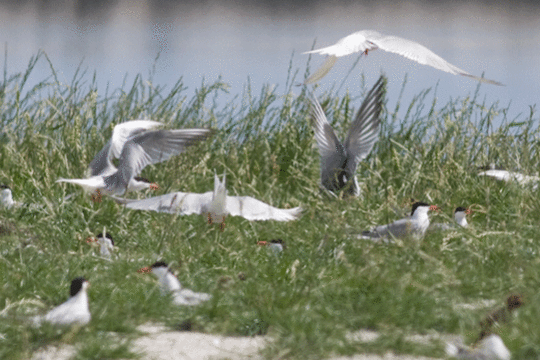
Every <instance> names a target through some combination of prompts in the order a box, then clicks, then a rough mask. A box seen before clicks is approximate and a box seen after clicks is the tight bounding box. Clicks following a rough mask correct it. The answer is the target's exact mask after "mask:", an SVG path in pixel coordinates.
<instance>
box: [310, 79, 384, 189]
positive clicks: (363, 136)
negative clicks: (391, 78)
mask: <svg viewBox="0 0 540 360" xmlns="http://www.w3.org/2000/svg"><path fill="white" fill-rule="evenodd" d="M385 84H386V79H385V78H384V76H381V77H380V78H379V80H378V81H377V82H376V83H375V85H374V86H373V88H372V89H371V90H370V91H369V92H368V93H367V95H366V98H365V99H364V101H363V102H362V105H361V106H360V109H359V110H358V113H357V114H356V117H355V119H354V121H353V122H352V124H351V127H350V129H349V133H348V134H347V138H346V139H345V143H344V144H342V143H341V142H340V141H339V139H338V138H337V136H336V134H335V132H334V130H333V129H332V126H330V124H329V123H328V120H327V119H326V115H325V114H324V111H323V109H322V108H321V105H320V104H319V102H318V101H317V99H316V98H315V97H313V100H312V113H313V122H312V124H313V130H314V132H315V139H316V140H317V147H318V148H319V154H320V156H321V185H322V186H323V187H325V188H326V189H327V190H330V191H339V190H341V189H345V192H346V194H347V195H352V196H358V195H359V194H360V187H359V186H358V180H357V179H356V175H355V174H356V169H357V167H358V164H359V163H360V161H362V160H363V159H365V158H366V157H367V156H368V155H369V153H370V152H371V149H373V146H374V145H375V143H376V142H377V140H378V139H379V125H380V122H381V120H380V113H381V109H382V101H383V95H384V87H385Z"/></svg>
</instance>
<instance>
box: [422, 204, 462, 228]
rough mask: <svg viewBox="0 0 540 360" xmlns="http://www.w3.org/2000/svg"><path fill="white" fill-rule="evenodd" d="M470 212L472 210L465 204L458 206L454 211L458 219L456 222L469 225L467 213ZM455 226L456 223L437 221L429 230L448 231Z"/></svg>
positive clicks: (455, 218)
mask: <svg viewBox="0 0 540 360" xmlns="http://www.w3.org/2000/svg"><path fill="white" fill-rule="evenodd" d="M470 213H471V210H469V209H467V208H465V207H463V206H460V207H457V208H456V210H455V211H454V220H455V221H456V224H457V225H459V226H461V227H464V228H466V227H467V226H468V225H469V223H468V222H467V215H468V214H470ZM455 228H456V226H455V225H454V224H444V223H435V224H430V225H429V227H428V231H447V230H452V229H455Z"/></svg>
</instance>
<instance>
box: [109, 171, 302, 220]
mask: <svg viewBox="0 0 540 360" xmlns="http://www.w3.org/2000/svg"><path fill="white" fill-rule="evenodd" d="M225 177H226V176H225V174H223V181H222V182H221V181H220V180H219V177H218V176H217V174H214V191H209V192H205V193H203V194H197V193H185V192H174V193H170V194H166V195H161V196H155V197H151V198H148V199H143V200H130V199H120V198H115V200H116V201H118V202H119V203H122V204H125V205H126V207H128V208H130V209H135V210H151V211H157V212H165V213H170V214H179V215H190V214H201V215H202V214H204V215H206V216H208V223H209V224H212V223H219V224H220V228H221V229H222V230H223V229H224V228H225V217H226V216H227V215H232V216H241V217H243V218H245V219H247V220H250V221H254V220H276V221H290V220H296V219H297V218H298V217H299V216H300V213H301V212H302V208H300V207H295V208H293V209H279V208H276V207H273V206H271V205H268V204H266V203H264V202H262V201H259V200H257V199H255V198H252V197H250V196H227V190H226V188H225Z"/></svg>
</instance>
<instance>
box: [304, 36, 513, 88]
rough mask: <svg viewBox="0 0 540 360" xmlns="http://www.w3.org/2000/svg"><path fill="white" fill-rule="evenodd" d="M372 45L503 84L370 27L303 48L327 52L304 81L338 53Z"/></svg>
mask: <svg viewBox="0 0 540 360" xmlns="http://www.w3.org/2000/svg"><path fill="white" fill-rule="evenodd" d="M376 49H381V50H385V51H388V52H391V53H394V54H398V55H401V56H404V57H406V58H407V59H410V60H413V61H416V62H417V63H419V64H422V65H428V66H431V67H434V68H435V69H438V70H442V71H446V72H447V73H450V74H454V75H462V76H467V77H470V78H472V79H475V80H478V81H481V82H486V83H488V84H493V85H503V84H501V83H500V82H497V81H493V80H488V79H484V78H480V77H477V76H474V75H471V74H469V73H468V72H466V71H465V70H461V69H460V68H458V67H457V66H454V65H452V64H450V63H449V62H448V61H446V60H444V59H443V58H441V57H440V56H439V55H437V54H435V53H434V52H433V51H431V50H429V49H428V48H427V47H425V46H423V45H420V44H419V43H417V42H414V41H411V40H407V39H403V38H399V37H397V36H386V35H382V34H380V33H378V32H377V31H374V30H362V31H358V32H355V33H353V34H351V35H349V36H346V37H344V38H342V39H340V40H339V41H338V42H337V43H336V44H334V45H331V46H328V47H325V48H321V49H316V50H311V51H306V52H304V54H321V55H328V58H327V59H326V61H325V62H324V64H323V65H322V66H321V67H320V68H319V69H318V70H317V71H315V73H313V74H312V75H311V76H310V77H309V78H308V79H307V80H306V81H305V84H311V83H315V82H317V81H319V80H320V79H322V78H323V77H324V76H325V75H326V74H327V73H328V72H329V71H330V69H332V67H333V66H334V64H335V63H336V61H337V58H338V57H342V56H346V55H350V54H354V53H358V52H360V53H363V54H364V55H367V54H368V52H369V51H372V50H376Z"/></svg>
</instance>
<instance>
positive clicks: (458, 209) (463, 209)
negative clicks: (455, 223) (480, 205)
mask: <svg viewBox="0 0 540 360" xmlns="http://www.w3.org/2000/svg"><path fill="white" fill-rule="evenodd" d="M458 211H467V208H464V207H463V206H459V207H457V208H456V211H454V213H457V212H458Z"/></svg>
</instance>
